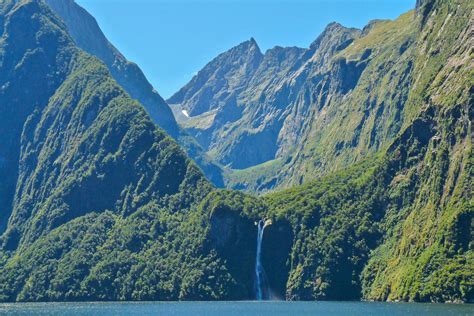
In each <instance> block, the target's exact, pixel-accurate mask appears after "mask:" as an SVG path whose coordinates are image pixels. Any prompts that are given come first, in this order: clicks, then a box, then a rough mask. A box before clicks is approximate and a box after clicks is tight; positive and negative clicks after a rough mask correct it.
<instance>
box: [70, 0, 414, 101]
mask: <svg viewBox="0 0 474 316" xmlns="http://www.w3.org/2000/svg"><path fill="white" fill-rule="evenodd" d="M76 2H77V3H79V4H80V5H82V6H83V7H84V8H86V9H87V10H88V11H89V12H90V13H92V15H94V16H95V18H96V19H97V21H98V22H99V24H100V26H101V28H102V30H103V31H104V33H105V34H106V36H107V37H108V38H109V40H110V41H111V42H112V43H113V44H114V45H115V46H116V47H117V48H118V49H119V50H120V51H121V52H122V53H123V54H124V55H125V56H126V57H127V58H128V59H129V60H131V61H134V62H136V63H137V64H138V65H139V66H140V67H141V68H142V70H143V71H144V72H145V74H146V76H147V77H148V79H149V80H150V82H151V83H152V84H153V86H154V87H155V88H156V89H157V90H158V91H159V92H160V93H161V95H162V96H163V97H165V98H168V97H170V96H171V95H172V94H173V93H174V92H176V91H177V90H178V89H179V88H181V87H182V86H183V85H184V84H186V83H187V82H188V81H189V80H190V79H191V78H192V76H193V74H195V73H196V72H197V71H198V70H200V69H201V68H202V67H203V66H204V65H205V64H207V63H208V62H209V61H210V60H211V59H212V58H214V57H216V56H217V55H218V54H219V53H222V52H224V51H226V50H227V49H229V48H231V47H233V46H235V45H238V44H239V43H241V42H243V41H245V40H248V39H249V38H251V37H254V38H255V39H256V41H257V43H258V44H259V46H260V48H261V49H262V51H265V50H266V49H269V48H271V47H274V46H276V45H279V46H299V47H308V46H309V44H310V43H311V42H312V41H313V40H314V39H316V37H317V36H318V35H319V34H320V33H321V32H322V30H323V29H324V27H325V26H326V25H327V24H328V23H330V22H332V21H337V22H339V23H341V24H343V25H345V26H351V27H359V28H361V27H363V26H364V25H365V24H367V22H368V21H370V20H372V19H394V18H396V17H397V16H399V15H400V14H401V13H403V12H406V11H408V10H410V9H412V8H414V7H415V0H76Z"/></svg>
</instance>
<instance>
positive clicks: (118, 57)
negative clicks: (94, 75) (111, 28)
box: [46, 0, 223, 186]
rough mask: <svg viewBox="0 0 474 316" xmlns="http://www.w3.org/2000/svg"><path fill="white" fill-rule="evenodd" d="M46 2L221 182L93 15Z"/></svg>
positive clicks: (66, 2)
mask: <svg viewBox="0 0 474 316" xmlns="http://www.w3.org/2000/svg"><path fill="white" fill-rule="evenodd" d="M46 3H47V4H48V5H49V6H50V7H51V8H52V9H53V11H54V12H55V13H56V14H58V15H59V16H60V17H61V19H62V20H63V21H64V23H65V24H66V26H67V30H68V32H69V34H70V35H71V36H72V38H73V39H74V41H75V42H76V44H77V45H78V46H79V47H80V48H81V49H83V50H84V51H86V52H87V53H89V54H91V55H94V56H96V57H97V58H99V59H100V60H101V61H102V62H103V63H105V64H106V65H107V67H108V69H109V70H110V72H111V74H112V76H113V77H114V79H115V80H116V81H117V82H118V84H120V85H121V86H122V87H123V88H124V89H125V91H127V93H128V94H129V95H130V96H131V97H132V98H133V99H136V100H138V101H139V102H140V103H141V104H143V106H144V107H145V109H146V110H147V112H148V113H149V114H150V116H151V118H152V120H153V122H154V123H156V124H158V125H159V126H160V127H161V128H163V129H164V130H165V131H166V132H167V133H168V134H169V135H171V136H172V137H173V138H174V139H176V140H177V141H178V143H179V144H180V145H181V146H183V147H184V148H185V149H186V151H187V152H188V154H189V155H190V156H191V157H192V158H193V159H194V160H195V161H196V162H197V163H198V165H199V166H200V167H201V168H202V169H203V171H204V172H205V174H206V175H207V176H208V178H209V179H210V180H211V181H212V182H214V183H215V184H216V185H218V186H222V185H223V180H222V170H221V169H220V167H219V166H217V165H216V164H214V163H213V162H211V160H210V159H209V158H208V157H206V155H205V154H204V152H203V151H202V149H201V148H200V146H199V145H198V144H197V143H196V142H195V141H194V140H193V139H192V137H189V135H187V134H186V133H185V132H184V131H182V130H181V129H180V128H179V126H178V124H177V123H176V120H175V118H174V116H173V113H172V111H171V109H170V107H169V106H168V104H167V103H166V102H165V101H164V100H163V98H162V97H161V96H160V95H159V94H158V92H157V91H156V90H155V89H154V88H153V87H152V86H151V84H150V83H149V82H148V80H147V79H146V77H145V75H144V74H143V72H142V71H141V69H140V68H139V67H138V66H137V65H136V64H134V63H132V62H129V61H128V60H127V59H126V58H125V57H124V56H123V55H122V54H121V53H120V52H119V51H118V50H117V49H116V48H115V47H114V46H113V45H112V44H111V43H110V42H109V41H108V40H107V38H106V37H105V35H104V33H103V32H102V30H101V29H100V27H99V25H98V24H97V21H96V20H95V18H94V17H93V16H92V15H90V14H89V13H88V12H87V11H86V10H85V9H83V8H82V7H81V6H79V5H78V4H77V3H76V2H75V1H74V0H46Z"/></svg>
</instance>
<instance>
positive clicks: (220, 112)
mask: <svg viewBox="0 0 474 316" xmlns="http://www.w3.org/2000/svg"><path fill="white" fill-rule="evenodd" d="M359 33H360V31H358V30H354V29H346V28H343V27H342V26H341V25H338V24H336V23H334V24H331V25H329V26H328V28H327V29H326V31H325V32H324V33H323V34H322V35H321V36H320V37H319V38H318V39H317V40H316V41H315V42H314V43H313V44H312V45H311V47H310V48H309V49H301V48H296V47H291V48H283V47H275V48H273V49H271V50H269V51H268V52H266V53H265V54H264V55H262V54H261V53H260V50H259V48H258V46H257V44H256V43H255V40H254V39H251V40H250V41H247V42H245V43H242V44H240V45H239V46H237V47H235V48H233V49H231V50H229V51H228V52H226V53H223V54H221V55H220V56H219V57H217V58H216V59H215V60H213V61H211V62H210V63H209V64H208V65H207V66H206V67H205V68H204V69H203V70H202V71H200V72H199V73H198V75H197V76H196V77H194V78H193V79H192V80H191V82H190V83H189V84H187V85H186V86H185V87H183V88H182V89H181V90H180V91H179V92H178V93H177V94H175V95H174V96H173V97H171V98H170V99H169V100H168V101H169V102H170V103H171V104H179V105H180V106H181V107H182V108H183V109H186V110H187V111H188V113H189V114H190V115H191V116H192V117H191V119H188V120H185V121H184V122H183V126H185V127H186V128H187V130H188V131H189V132H190V133H191V134H193V135H194V136H196V138H197V139H198V141H199V142H200V143H201V145H202V146H203V147H204V148H205V149H207V150H208V152H209V153H210V154H211V156H213V157H215V158H216V159H217V160H218V161H220V162H221V163H223V164H224V165H228V166H230V167H231V168H234V169H244V168H248V167H251V166H255V165H258V164H261V163H264V162H267V161H270V160H273V159H275V158H278V157H281V156H283V155H285V154H286V153H287V152H288V151H290V148H292V147H294V144H295V139H297V138H298V137H299V136H300V134H301V131H302V128H303V124H302V123H303V122H302V118H303V117H304V116H305V115H307V113H308V111H309V107H308V104H304V103H305V100H304V99H302V96H300V91H301V89H302V88H303V85H304V83H305V82H307V81H309V79H308V76H310V74H314V73H315V72H318V71H320V70H322V69H325V67H327V65H326V63H327V61H328V60H329V59H330V58H331V57H332V56H333V55H334V54H335V53H336V52H337V51H339V50H342V49H343V48H344V47H345V46H347V45H349V43H350V42H352V41H353V40H354V39H355V38H357V37H358V36H359ZM203 105H207V107H205V106H203ZM202 120H208V122H207V123H206V124H204V125H203V124H200V122H202Z"/></svg>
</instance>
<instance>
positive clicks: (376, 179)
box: [267, 1, 474, 302]
mask: <svg viewBox="0 0 474 316" xmlns="http://www.w3.org/2000/svg"><path fill="white" fill-rule="evenodd" d="M472 9H473V6H472V4H468V3H467V2H457V1H450V2H444V1H433V2H431V3H426V2H423V3H421V4H420V7H419V8H418V13H417V18H416V19H417V20H416V22H417V23H416V27H417V28H419V30H420V31H419V32H420V35H419V37H418V39H417V41H418V42H417V43H416V44H417V47H418V48H419V49H420V50H419V51H418V52H417V54H415V56H416V58H415V59H414V60H415V62H414V65H413V67H414V69H415V70H414V71H416V72H417V73H418V74H419V75H418V76H417V78H418V80H419V81H418V82H415V84H414V88H413V90H412V91H411V93H412V96H411V97H412V98H413V99H412V100H416V101H417V102H418V103H408V104H409V105H410V113H411V118H410V120H409V121H408V122H406V123H405V126H404V127H403V128H402V131H401V133H400V135H399V136H397V137H396V138H395V140H394V141H393V142H392V143H391V145H390V146H389V147H388V148H387V150H384V151H382V152H380V153H379V154H378V155H377V156H376V157H374V158H373V159H370V160H364V162H363V163H359V164H356V165H354V166H353V167H351V168H349V169H347V170H345V171H340V172H337V173H335V174H333V175H331V176H327V177H323V178H321V179H320V180H317V181H316V182H314V183H311V184H307V185H305V186H303V187H301V188H295V189H291V190H288V191H284V192H281V193H274V194H272V195H270V196H268V197H267V200H268V203H269V210H270V212H273V216H274V217H275V218H276V219H277V220H280V221H284V220H286V221H289V222H290V223H291V224H292V227H293V230H294V236H296V237H295V238H294V240H293V248H292V255H291V258H292V260H291V263H290V276H289V281H288V284H287V297H288V298H293V299H334V298H337V299H359V298H364V299H368V300H389V301H394V300H402V301H423V302H429V301H431V302H447V301H451V302H453V301H457V302H460V301H464V302H466V301H468V302H472V301H473V298H474V292H473V291H474V282H473V280H474V275H473V271H474V256H473V254H474V253H473V251H474V244H473V242H472V241H473V240H474V239H473V223H474V209H473V207H472V205H473V198H472V187H473V183H472V179H473V172H474V170H473V164H472V162H473V151H472V135H473V132H472V118H473V117H472V115H473V112H472V104H473V99H472V91H473V88H472V87H473V83H474V82H473V78H474V67H473V63H472V58H470V57H469V56H471V55H472V45H471V43H472V39H469V36H470V35H469V32H470V31H469V30H470V28H471V26H472ZM425 10H426V11H425ZM421 12H422V13H421Z"/></svg>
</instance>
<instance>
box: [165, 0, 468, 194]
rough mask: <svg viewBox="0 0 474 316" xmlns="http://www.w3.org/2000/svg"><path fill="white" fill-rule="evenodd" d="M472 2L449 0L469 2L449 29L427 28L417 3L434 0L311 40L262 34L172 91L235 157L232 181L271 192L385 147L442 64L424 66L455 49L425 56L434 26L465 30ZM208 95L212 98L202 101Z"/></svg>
mask: <svg viewBox="0 0 474 316" xmlns="http://www.w3.org/2000/svg"><path fill="white" fill-rule="evenodd" d="M465 2H466V1H454V2H452V3H451V4H450V5H453V6H454V5H457V4H459V5H460V6H461V7H462V8H463V9H460V10H459V11H457V12H452V13H451V14H452V16H451V18H450V19H448V20H446V25H445V26H444V27H443V29H442V30H434V29H430V26H431V25H430V23H433V22H431V21H433V20H432V19H430V16H429V15H424V13H423V12H421V11H420V10H428V9H422V8H426V7H429V6H433V5H435V4H433V3H432V2H430V1H428V2H426V4H425V3H424V2H420V3H419V6H418V7H419V9H418V13H417V14H415V12H414V11H413V12H408V13H406V14H404V15H402V16H400V17H399V18H398V19H396V20H394V21H380V20H375V21H372V22H371V23H369V25H368V26H366V27H365V28H364V29H363V30H357V29H349V28H345V27H343V26H341V25H339V24H337V23H332V24H330V25H329V26H328V27H327V28H326V30H325V31H324V32H323V33H322V34H321V35H320V36H319V37H318V39H317V40H316V41H315V42H313V43H312V44H311V45H310V47H309V48H308V49H301V48H282V47H276V48H274V49H270V50H268V51H267V52H266V53H265V54H261V53H260V51H259V50H258V46H257V44H256V43H255V42H252V43H253V44H252V45H247V44H246V43H243V44H241V45H239V46H238V47H236V48H233V49H231V50H229V51H228V52H226V53H224V54H222V55H220V56H219V57H217V58H216V59H215V60H213V61H211V62H210V63H209V64H208V65H207V66H206V67H205V68H203V69H202V70H201V71H200V72H199V73H198V74H197V76H196V77H195V78H193V80H192V81H191V82H190V83H188V84H187V85H186V86H185V87H183V88H182V89H181V90H180V91H179V92H178V93H176V94H175V95H174V96H173V97H172V98H170V99H169V100H168V101H169V103H170V104H175V105H172V106H173V107H178V106H179V107H181V108H183V109H185V110H186V111H187V112H188V114H189V115H190V117H189V118H186V117H184V118H183V117H182V116H181V117H178V121H179V123H180V124H181V125H182V126H183V127H184V128H186V130H188V131H189V132H190V134H192V135H194V136H195V137H196V139H197V140H198V141H199V142H200V144H201V145H202V146H203V148H205V149H206V150H207V151H208V154H209V155H210V156H211V157H214V158H215V159H216V160H217V161H219V162H220V163H222V164H223V165H226V166H228V167H229V169H230V170H229V172H228V173H227V177H226V186H227V187H228V188H236V189H244V190H248V191H252V192H265V191H269V190H275V189H281V188H289V187H292V186H294V185H298V184H303V183H306V182H308V181H311V180H314V179H315V178H317V177H319V176H321V175H324V174H329V173H331V172H334V171H337V170H341V169H344V168H346V167H348V166H350V165H351V164H353V163H354V162H356V161H360V160H362V159H365V158H366V157H370V156H372V155H374V154H376V153H377V152H379V151H381V150H386V149H387V148H388V146H390V144H391V143H392V142H393V141H394V139H395V137H397V135H399V134H400V133H401V132H402V130H403V129H404V128H405V127H406V126H407V124H410V122H411V120H412V119H413V117H415V116H416V115H418V114H419V113H420V109H421V107H422V106H423V105H422V104H421V103H422V102H420V98H421V97H423V96H422V95H421V90H422V89H427V87H426V82H427V79H428V78H430V76H434V75H435V73H436V72H437V71H439V69H434V68H433V69H431V70H429V69H424V68H426V67H433V66H434V65H436V64H437V63H438V64H439V63H441V64H440V65H442V62H445V61H446V59H444V60H443V59H442V58H446V56H443V55H445V54H451V53H456V52H455V51H454V50H451V49H452V47H450V46H449V43H448V42H447V41H445V40H440V41H439V43H440V46H439V47H438V48H437V49H438V50H439V52H433V53H432V54H431V55H432V56H431V58H429V59H428V60H429V61H430V62H429V64H428V65H423V62H425V61H426V60H425V59H423V58H422V57H421V56H425V55H426V53H428V52H427V51H426V47H425V46H426V45H428V44H429V43H428V42H427V41H428V36H439V37H440V39H441V38H449V37H451V36H454V37H455V36H457V34H460V33H461V32H463V30H465V28H466V27H468V24H469V20H468V19H467V20H466V15H469V12H470V9H469V8H467V6H468V4H467V3H465ZM436 5H438V4H436ZM436 5H435V6H436ZM460 11H463V12H460ZM427 14H428V13H427ZM430 14H434V15H435V16H443V14H444V13H443V12H441V11H440V10H434V11H430ZM415 15H416V16H415ZM463 15H464V16H463ZM422 19H425V20H426V21H422ZM421 24H422V25H421ZM442 26H443V25H442V24H441V26H439V27H442ZM448 28H449V29H450V30H449V31H448ZM438 31H440V33H439V35H438V34H437V33H436V35H435V32H438ZM448 32H450V33H448ZM252 52H253V53H252ZM251 53H252V54H253V55H252V54H251ZM248 55H250V56H254V57H253V58H252V59H248V60H247V59H245V58H244V56H248ZM425 72H426V73H425ZM428 72H433V73H428ZM209 91H212V93H208V92H209ZM425 92H426V93H428V94H429V93H430V92H429V91H428V90H426V91H425ZM206 100H207V104H209V105H210V108H209V109H204V110H202V111H196V110H195V109H196V108H198V107H200V105H201V104H205V103H206V102H205V101H206ZM201 108H202V107H201ZM241 153H245V154H244V155H241Z"/></svg>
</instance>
